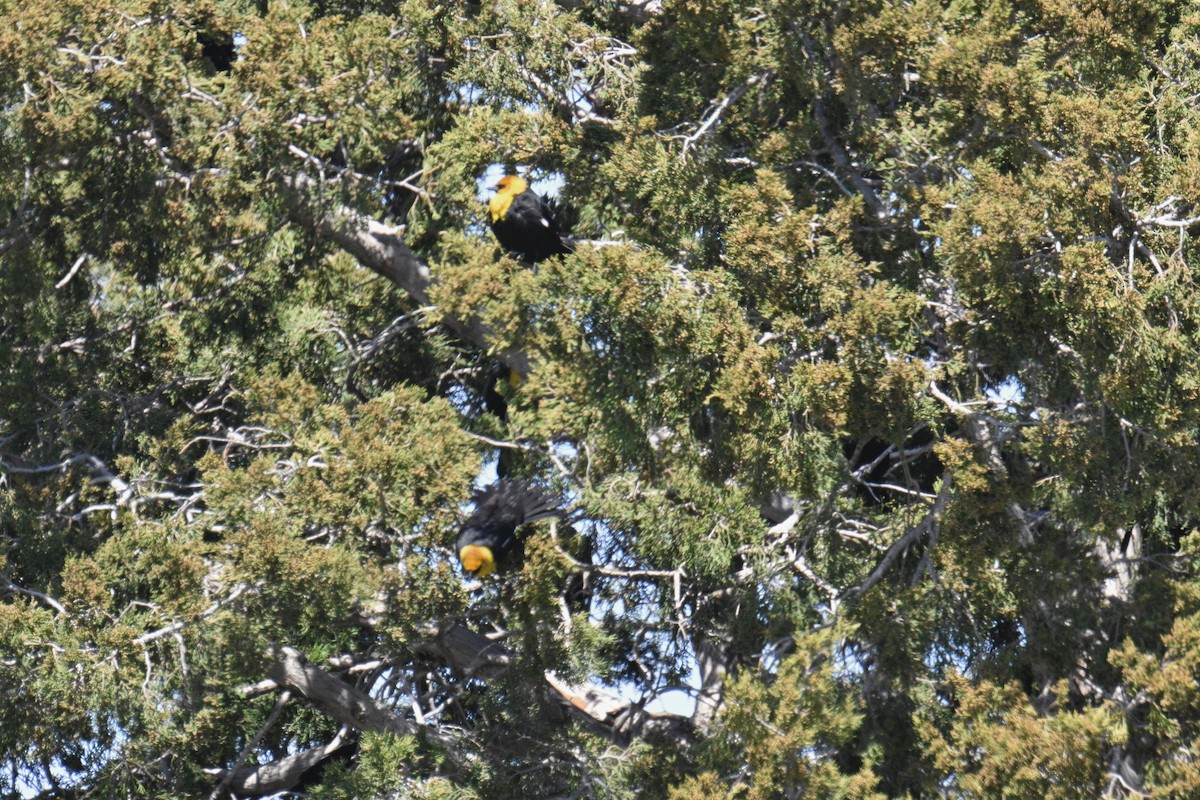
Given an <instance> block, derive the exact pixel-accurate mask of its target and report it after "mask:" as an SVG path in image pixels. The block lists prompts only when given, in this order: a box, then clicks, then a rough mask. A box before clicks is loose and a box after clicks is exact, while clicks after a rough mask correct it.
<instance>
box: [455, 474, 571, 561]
mask: <svg viewBox="0 0 1200 800" xmlns="http://www.w3.org/2000/svg"><path fill="white" fill-rule="evenodd" d="M562 513H563V512H562V509H560V508H559V506H558V503H557V502H556V501H554V500H553V499H551V498H550V497H548V496H547V495H546V494H545V493H544V492H542V491H541V490H540V489H537V488H536V487H533V486H530V485H529V484H528V483H525V482H524V481H518V480H502V481H498V482H497V483H494V484H493V485H491V486H489V487H487V488H486V489H483V490H482V491H480V492H479V493H478V494H476V495H475V512H474V513H473V514H471V516H470V517H469V518H468V519H467V521H466V523H465V524H464V525H463V528H462V532H461V533H460V534H459V536H458V542H457V543H456V545H455V546H456V548H457V549H459V550H461V549H462V548H463V547H465V546H466V545H469V544H475V545H482V546H485V547H490V548H492V549H493V550H498V551H499V550H506V549H507V548H509V547H511V546H512V545H513V543H514V542H515V541H516V532H517V528H519V527H521V526H522V525H524V524H526V523H528V522H535V521H537V520H539V519H545V518H546V517H552V516H562Z"/></svg>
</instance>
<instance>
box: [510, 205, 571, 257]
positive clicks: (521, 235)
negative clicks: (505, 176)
mask: <svg viewBox="0 0 1200 800" xmlns="http://www.w3.org/2000/svg"><path fill="white" fill-rule="evenodd" d="M504 221H505V223H510V224H507V225H505V226H503V227H505V228H508V229H509V230H511V232H512V239H513V240H514V241H513V244H512V245H508V244H505V242H504V240H503V239H502V238H501V236H500V234H499V233H497V234H496V238H497V239H500V244H501V245H504V247H506V248H507V249H510V250H514V251H516V252H519V253H522V255H524V256H526V257H527V258H528V259H529V260H530V261H533V262H538V261H541V260H543V259H546V258H549V257H550V256H555V255H566V254H567V253H573V252H574V251H575V248H574V247H572V246H571V243H570V242H568V241H566V239H565V238H564V237H563V234H562V231H561V230H559V227H558V223H556V222H555V221H554V217H553V216H551V215H550V209H549V208H547V207H546V203H545V201H543V200H542V198H541V197H540V196H538V194H537V193H536V192H533V191H531V190H528V189H527V190H525V191H524V192H521V193H520V194H519V195H517V196H516V197H514V198H513V202H512V206H510V207H509V209H508V214H507V215H506V216H505V220H504Z"/></svg>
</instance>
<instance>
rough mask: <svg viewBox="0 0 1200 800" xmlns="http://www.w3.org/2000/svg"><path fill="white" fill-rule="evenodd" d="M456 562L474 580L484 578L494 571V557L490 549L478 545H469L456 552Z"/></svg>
mask: <svg viewBox="0 0 1200 800" xmlns="http://www.w3.org/2000/svg"><path fill="white" fill-rule="evenodd" d="M458 560H459V561H461V562H462V565H463V569H465V570H466V571H467V572H470V573H472V574H473V575H474V576H475V577H476V578H486V577H487V576H488V575H491V574H492V573H493V572H495V571H496V557H495V556H494V555H492V548H490V547H484V546H483V545H478V544H469V545H466V546H465V547H463V548H462V549H461V550H459V551H458Z"/></svg>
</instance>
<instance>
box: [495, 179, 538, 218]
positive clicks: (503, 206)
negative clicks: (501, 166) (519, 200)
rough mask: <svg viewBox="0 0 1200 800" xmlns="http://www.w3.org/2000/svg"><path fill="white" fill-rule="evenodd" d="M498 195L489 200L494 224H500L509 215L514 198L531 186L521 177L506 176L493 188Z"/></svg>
mask: <svg viewBox="0 0 1200 800" xmlns="http://www.w3.org/2000/svg"><path fill="white" fill-rule="evenodd" d="M492 188H493V189H495V190H496V193H495V194H494V195H492V199H491V200H488V211H490V212H491V214H492V222H499V221H500V220H502V219H504V215H505V214H507V213H508V207H509V206H511V205H512V201H513V198H514V197H516V196H517V195H519V194H520V193H521V192H523V191H525V190H526V189H528V188H529V184H528V183H526V182H525V179H524V178H522V177H521V176H520V175H505V176H504V177H503V178H501V179H500V180H499V181H497V182H496V185H495V186H493V187H492Z"/></svg>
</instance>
